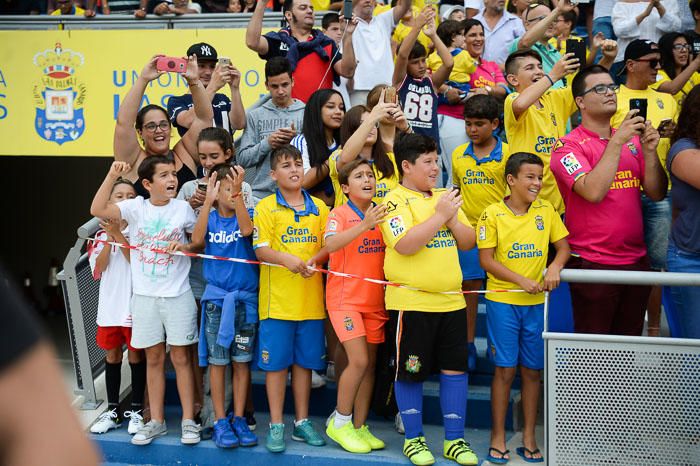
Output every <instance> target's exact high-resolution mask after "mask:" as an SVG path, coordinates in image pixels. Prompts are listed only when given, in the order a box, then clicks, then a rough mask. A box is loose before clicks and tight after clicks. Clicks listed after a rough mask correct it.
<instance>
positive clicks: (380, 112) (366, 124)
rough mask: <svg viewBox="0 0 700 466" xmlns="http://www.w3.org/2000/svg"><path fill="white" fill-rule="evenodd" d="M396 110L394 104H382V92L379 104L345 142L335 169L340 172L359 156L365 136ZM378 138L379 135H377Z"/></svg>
mask: <svg viewBox="0 0 700 466" xmlns="http://www.w3.org/2000/svg"><path fill="white" fill-rule="evenodd" d="M395 108H397V105H396V104H388V103H386V102H384V91H382V93H381V95H380V97H379V103H378V104H377V105H375V106H374V108H373V109H372V111H371V112H370V114H369V115H368V116H367V118H365V121H363V122H362V124H361V125H360V127H359V128H357V130H356V131H355V132H354V133H353V134H352V136H350V138H348V140H347V141H345V144H344V145H343V149H342V150H341V151H340V157H338V162H337V167H338V170H340V169H341V168H342V167H343V165H345V164H346V163H349V162H352V161H353V160H355V158H357V156H358V155H360V152H362V148H363V147H364V146H365V141H367V136H369V133H370V132H371V131H372V130H373V129H376V127H377V124H378V123H379V122H380V121H381V120H382V119H384V118H387V117H390V116H391V112H392V111H393V110H394V109H395ZM377 137H379V135H377Z"/></svg>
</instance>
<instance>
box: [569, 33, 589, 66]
mask: <svg viewBox="0 0 700 466" xmlns="http://www.w3.org/2000/svg"><path fill="white" fill-rule="evenodd" d="M566 53H573V54H574V58H578V64H579V66H584V65H585V64H586V44H585V43H584V42H583V41H582V40H578V39H566Z"/></svg>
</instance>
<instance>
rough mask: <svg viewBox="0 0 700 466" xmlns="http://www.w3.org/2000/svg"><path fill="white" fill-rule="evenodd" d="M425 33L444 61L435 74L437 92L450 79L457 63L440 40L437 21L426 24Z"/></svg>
mask: <svg viewBox="0 0 700 466" xmlns="http://www.w3.org/2000/svg"><path fill="white" fill-rule="evenodd" d="M424 32H425V35H426V36H428V37H429V38H430V40H431V41H433V44H434V45H435V51H436V52H437V54H438V56H439V57H440V59H441V60H442V65H440V68H438V69H437V70H435V72H434V73H433V86H435V90H436V92H437V89H439V88H440V86H442V85H443V83H444V82H445V81H447V79H448V78H449V77H450V73H451V72H452V67H453V66H454V63H455V62H454V57H452V54H451V53H450V51H449V50H448V49H447V46H446V45H445V44H444V43H443V42H442V40H440V36H438V35H437V32H436V29H435V20H431V21H428V22H427V23H426V25H425V31H424Z"/></svg>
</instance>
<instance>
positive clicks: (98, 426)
mask: <svg viewBox="0 0 700 466" xmlns="http://www.w3.org/2000/svg"><path fill="white" fill-rule="evenodd" d="M120 425H121V424H120V423H119V415H118V414H117V408H114V409H112V410H110V411H105V412H104V413H102V414H100V417H98V418H97V421H95V423H94V424H93V425H92V426H91V427H90V432H92V433H93V434H104V433H107V432H108V431H110V430H112V429H116V428H117V427H119V426H120Z"/></svg>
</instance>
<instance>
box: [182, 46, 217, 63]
mask: <svg viewBox="0 0 700 466" xmlns="http://www.w3.org/2000/svg"><path fill="white" fill-rule="evenodd" d="M192 55H196V56H197V61H216V59H217V55H216V49H215V48H214V47H212V46H211V45H209V44H207V43H205V42H200V43H198V44H193V45H190V48H188V49H187V56H188V57H191V56H192Z"/></svg>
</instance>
